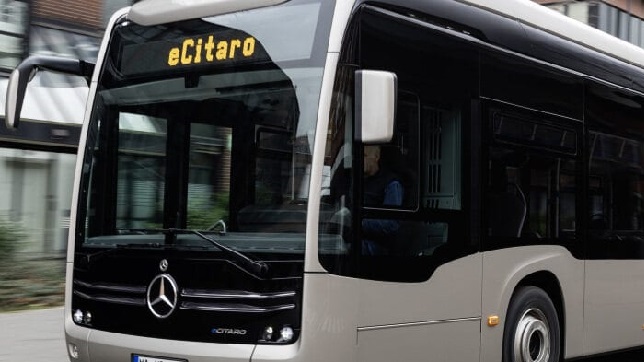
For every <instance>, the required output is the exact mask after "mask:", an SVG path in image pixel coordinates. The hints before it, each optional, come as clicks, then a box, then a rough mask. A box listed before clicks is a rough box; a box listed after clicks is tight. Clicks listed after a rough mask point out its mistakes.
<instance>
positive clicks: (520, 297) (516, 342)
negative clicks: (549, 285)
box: [503, 286, 561, 362]
mask: <svg viewBox="0 0 644 362" xmlns="http://www.w3.org/2000/svg"><path fill="white" fill-rule="evenodd" d="M560 357H561V328H560V324H559V317H558V315H557V310H556V309H555V306H554V304H553V303H552V300H550V298H549V297H548V294H547V293H546V292H545V291H544V290H543V289H541V288H538V287H533V286H528V287H520V288H519V289H518V290H517V291H516V292H515V294H514V296H513V297H512V300H510V305H509V307H508V312H507V314H506V319H505V327H504V329H503V362H558V361H559V360H560Z"/></svg>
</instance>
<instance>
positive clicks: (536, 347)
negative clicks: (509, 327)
mask: <svg viewBox="0 0 644 362" xmlns="http://www.w3.org/2000/svg"><path fill="white" fill-rule="evenodd" d="M513 354H514V361H515V362H547V361H548V358H549V357H550V330H549V329H548V320H547V319H546V316H545V314H543V312H542V311H541V310H539V309H528V310H526V311H525V312H524V313H523V315H522V316H521V318H520V319H519V322H518V323H517V328H516V330H515V332H514V348H513Z"/></svg>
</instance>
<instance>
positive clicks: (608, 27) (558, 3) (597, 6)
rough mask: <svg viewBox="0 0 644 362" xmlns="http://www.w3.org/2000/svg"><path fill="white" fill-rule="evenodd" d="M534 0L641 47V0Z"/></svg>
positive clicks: (643, 27)
mask: <svg viewBox="0 0 644 362" xmlns="http://www.w3.org/2000/svg"><path fill="white" fill-rule="evenodd" d="M534 1H535V2H537V3H539V4H541V5H545V6H547V7H549V8H551V9H553V10H556V11H559V12H561V13H562V14H564V15H566V16H569V17H571V18H574V19H576V20H579V21H581V22H583V23H585V24H588V25H590V26H592V27H594V28H597V29H600V30H603V31H605V32H607V33H608V34H611V35H613V36H616V37H618V38H620V39H622V40H625V41H628V42H630V43H633V44H635V45H637V46H640V47H642V48H644V20H642V19H644V1H642V0H580V1H572V0H567V1H562V0H534Z"/></svg>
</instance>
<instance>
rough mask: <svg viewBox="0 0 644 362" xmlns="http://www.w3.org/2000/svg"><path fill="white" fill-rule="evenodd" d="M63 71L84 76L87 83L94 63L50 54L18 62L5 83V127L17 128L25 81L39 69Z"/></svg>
mask: <svg viewBox="0 0 644 362" xmlns="http://www.w3.org/2000/svg"><path fill="white" fill-rule="evenodd" d="M41 69H44V70H50V71H52V72H59V73H65V74H69V75H78V76H82V77H85V79H86V80H87V84H88V85H89V82H90V79H91V77H92V73H93V72H94V64H92V63H87V62H84V61H82V60H76V59H68V58H62V57H52V56H39V55H36V56H31V57H29V58H27V59H25V60H24V61H23V62H22V63H20V64H19V65H18V66H17V67H16V69H14V70H13V72H11V76H10V77H9V83H8V84H7V99H6V104H5V116H6V123H7V128H17V127H18V123H19V121H20V111H21V110H22V103H23V101H24V99H25V92H26V91H27V83H29V81H31V80H32V79H33V78H34V76H35V75H36V73H38V71H39V70H41Z"/></svg>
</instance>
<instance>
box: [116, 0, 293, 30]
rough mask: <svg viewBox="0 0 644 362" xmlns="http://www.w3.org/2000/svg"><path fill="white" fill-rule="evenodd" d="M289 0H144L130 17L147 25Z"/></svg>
mask: <svg viewBox="0 0 644 362" xmlns="http://www.w3.org/2000/svg"><path fill="white" fill-rule="evenodd" d="M287 1H288V0H244V1H240V0H180V1H176V0H175V1H168V0H143V1H140V2H138V3H136V4H134V5H132V8H131V9H130V13H129V14H128V19H129V20H132V21H133V22H135V23H137V24H141V25H145V26H149V25H157V24H163V23H172V22H175V21H181V20H188V19H198V18H204V17H209V16H215V15H221V14H227V13H232V12H236V11H243V10H251V9H256V8H261V7H266V6H273V5H278V4H281V3H284V2H287Z"/></svg>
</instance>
